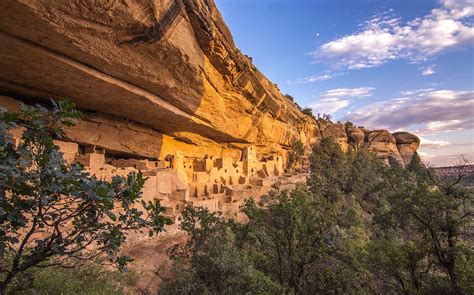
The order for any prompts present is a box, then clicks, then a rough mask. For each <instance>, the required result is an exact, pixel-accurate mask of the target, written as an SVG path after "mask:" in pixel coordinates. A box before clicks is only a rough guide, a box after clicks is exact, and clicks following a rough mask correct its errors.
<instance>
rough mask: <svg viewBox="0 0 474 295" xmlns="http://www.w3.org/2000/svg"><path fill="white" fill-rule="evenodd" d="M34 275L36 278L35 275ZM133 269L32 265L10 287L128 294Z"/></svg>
mask: <svg viewBox="0 0 474 295" xmlns="http://www.w3.org/2000/svg"><path fill="white" fill-rule="evenodd" d="M32 278H34V280H33V279H32ZM133 279H134V278H133V276H132V274H131V273H130V272H114V271H108V270H104V269H103V268H101V267H99V266H97V265H96V264H86V265H83V266H80V267H77V268H63V267H59V266H52V267H48V268H32V269H29V270H28V271H26V272H24V273H22V274H21V275H20V276H18V277H16V278H15V279H14V280H13V282H12V283H11V285H10V286H9V288H8V292H9V293H14V294H25V295H26V294H126V292H124V290H123V287H124V284H125V283H127V282H130V281H133Z"/></svg>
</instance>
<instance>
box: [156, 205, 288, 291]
mask: <svg viewBox="0 0 474 295" xmlns="http://www.w3.org/2000/svg"><path fill="white" fill-rule="evenodd" d="M180 218H181V224H180V228H181V229H182V230H183V231H184V232H186V233H187V234H188V241H187V243H186V244H185V245H184V246H180V245H176V246H175V247H173V248H172V250H171V252H172V253H171V257H172V258H173V259H174V260H175V274H176V277H175V279H172V280H168V281H165V282H164V283H163V286H162V288H161V289H160V293H161V294H277V293H281V292H280V286H279V285H278V284H277V283H275V282H274V281H273V280H271V278H269V277H268V276H266V275H265V274H264V273H262V272H261V271H259V270H258V269H257V268H256V267H255V266H254V264H253V262H252V259H251V257H250V253H248V252H247V251H245V250H243V249H242V248H241V247H239V246H238V245H239V243H240V242H241V241H240V240H239V239H237V237H236V232H234V230H235V229H236V228H235V226H236V224H234V223H233V222H227V221H224V220H223V219H222V218H221V217H220V216H219V215H217V214H215V213H210V212H209V211H208V210H207V209H205V208H193V207H187V208H186V209H185V210H184V212H183V215H182V216H181V217H180ZM237 232H238V231H237ZM187 265H190V267H187Z"/></svg>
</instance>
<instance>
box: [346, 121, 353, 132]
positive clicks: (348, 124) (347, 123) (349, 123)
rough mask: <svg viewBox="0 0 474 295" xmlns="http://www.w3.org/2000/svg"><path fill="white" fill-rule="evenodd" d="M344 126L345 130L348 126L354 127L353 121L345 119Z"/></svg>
mask: <svg viewBox="0 0 474 295" xmlns="http://www.w3.org/2000/svg"><path fill="white" fill-rule="evenodd" d="M344 127H345V129H346V130H348V129H349V128H351V127H354V123H352V122H351V121H347V122H346V123H345V124H344Z"/></svg>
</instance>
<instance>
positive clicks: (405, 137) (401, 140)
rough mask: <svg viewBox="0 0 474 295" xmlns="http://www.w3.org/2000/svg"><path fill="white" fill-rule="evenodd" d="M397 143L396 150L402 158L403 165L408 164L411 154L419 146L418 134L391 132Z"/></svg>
mask: <svg viewBox="0 0 474 295" xmlns="http://www.w3.org/2000/svg"><path fill="white" fill-rule="evenodd" d="M393 136H394V137H395V141H396V143H397V147H398V151H399V152H400V156H401V157H402V159H403V162H404V163H405V165H408V164H410V162H411V159H412V157H413V155H414V154H415V153H416V151H417V150H418V147H419V146H420V139H419V138H418V136H416V135H414V134H412V133H409V132H395V133H393Z"/></svg>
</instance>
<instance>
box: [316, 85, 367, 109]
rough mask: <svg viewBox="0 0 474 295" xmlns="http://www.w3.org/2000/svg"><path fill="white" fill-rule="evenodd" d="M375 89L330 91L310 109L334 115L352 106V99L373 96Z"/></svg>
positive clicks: (362, 88)
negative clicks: (350, 100)
mask: <svg viewBox="0 0 474 295" xmlns="http://www.w3.org/2000/svg"><path fill="white" fill-rule="evenodd" d="M373 89H374V88H372V87H360V88H338V89H332V90H328V91H326V92H324V93H322V94H321V95H320V99H319V100H318V101H316V102H315V103H313V104H312V105H310V107H311V108H313V109H314V111H315V112H319V113H323V114H332V113H335V112H337V111H339V110H341V109H343V108H345V107H347V106H348V105H349V104H350V102H349V99H350V98H354V97H366V96H371V95H372V90H373Z"/></svg>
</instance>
